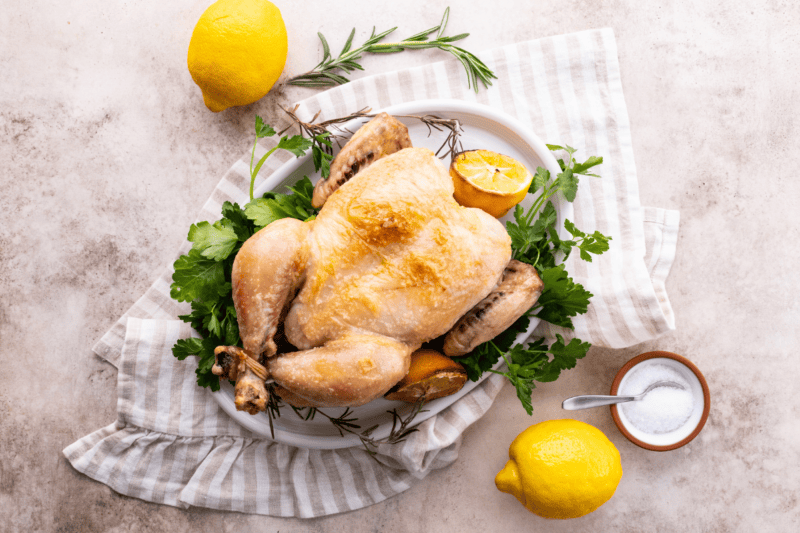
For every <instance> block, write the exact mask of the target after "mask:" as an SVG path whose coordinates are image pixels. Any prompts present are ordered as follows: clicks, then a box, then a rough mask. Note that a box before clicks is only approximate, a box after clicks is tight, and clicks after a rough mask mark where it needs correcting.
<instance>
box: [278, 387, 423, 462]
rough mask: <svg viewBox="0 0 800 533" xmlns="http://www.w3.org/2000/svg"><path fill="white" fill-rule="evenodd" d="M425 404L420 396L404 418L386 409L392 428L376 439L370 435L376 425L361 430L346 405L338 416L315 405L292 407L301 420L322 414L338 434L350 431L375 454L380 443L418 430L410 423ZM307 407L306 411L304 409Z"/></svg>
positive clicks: (397, 440)
mask: <svg viewBox="0 0 800 533" xmlns="http://www.w3.org/2000/svg"><path fill="white" fill-rule="evenodd" d="M423 405H425V397H424V396H423V397H421V398H420V399H419V400H418V401H417V402H416V403H415V404H414V405H413V406H412V408H411V411H410V412H409V413H408V415H406V417H405V418H403V416H401V415H400V413H398V412H397V409H392V410H391V411H386V412H387V413H389V414H390V415H392V430H391V431H390V432H389V435H388V436H387V437H386V438H383V439H379V440H376V439H375V438H373V437H372V433H373V432H374V431H375V430H376V429H378V427H379V426H378V425H377V424H376V425H374V426H372V427H369V428H367V429H365V430H362V431H359V430H361V426H360V425H359V424H358V423H357V422H358V418H355V417H354V416H353V411H352V410H351V409H350V408H349V407H347V408H345V410H344V412H343V413H342V414H341V415H339V416H336V417H334V416H332V415H329V414H327V413H325V412H324V411H320V410H319V409H317V408H316V407H302V408H301V407H294V406H292V409H293V410H294V412H295V414H296V415H297V416H299V417H300V418H301V419H303V420H313V419H314V416H316V415H317V414H319V415H322V416H324V417H325V418H327V419H328V420H330V422H331V424H333V425H334V427H335V428H336V429H338V430H339V435H341V436H342V437H344V434H345V433H350V434H351V435H355V436H357V437H358V438H359V440H360V441H361V444H362V445H363V446H364V449H365V450H366V451H367V453H369V454H370V455H375V454H376V453H377V450H378V446H379V445H381V444H397V443H400V442H403V441H404V440H405V439H406V438H408V436H409V435H411V434H412V433H414V432H416V431H418V428H417V427H416V426H412V425H411V423H412V422H413V421H414V419H415V418H416V417H417V415H418V414H420V413H421V412H423V411H422V406H423ZM306 409H308V411H306Z"/></svg>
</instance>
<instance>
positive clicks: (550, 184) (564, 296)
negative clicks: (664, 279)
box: [459, 144, 611, 414]
mask: <svg viewBox="0 0 800 533" xmlns="http://www.w3.org/2000/svg"><path fill="white" fill-rule="evenodd" d="M547 147H548V148H549V149H550V150H553V151H562V150H563V151H565V152H567V158H566V159H567V161H566V162H565V161H564V160H563V159H559V160H558V163H559V166H560V167H561V172H560V173H559V174H557V175H556V177H555V179H553V178H552V177H551V175H550V172H549V171H548V170H547V169H545V168H542V167H539V168H537V169H536V174H534V176H533V181H532V182H531V186H530V188H529V189H528V193H529V194H534V195H537V196H536V199H535V200H534V201H533V203H532V204H531V206H530V208H529V209H528V210H527V211H526V210H525V209H523V208H522V206H520V205H517V207H516V208H515V209H514V221H513V222H508V223H506V230H507V231H508V235H509V237H511V249H512V250H513V257H514V259H517V260H519V261H522V262H524V263H528V264H530V265H533V266H534V267H535V268H536V270H537V271H538V272H539V276H540V277H541V278H542V282H543V283H544V290H543V291H542V295H541V296H540V297H539V300H538V301H537V302H536V304H535V305H534V307H533V308H531V309H530V310H529V311H528V313H526V315H524V316H522V317H521V318H520V319H519V320H517V321H516V322H515V323H514V324H512V325H511V327H509V328H508V329H507V330H506V331H504V332H503V333H501V334H500V335H498V336H497V337H495V338H494V339H493V340H491V341H489V342H486V343H483V344H481V345H480V346H478V347H477V348H475V350H473V351H472V352H471V353H470V354H468V355H466V356H465V357H463V358H460V359H459V362H460V363H461V364H462V365H464V367H465V368H466V370H467V375H468V376H469V378H470V379H471V380H472V381H477V380H478V379H479V378H480V377H481V375H482V374H483V373H484V372H487V371H488V372H494V373H496V374H502V375H504V376H506V377H507V378H508V380H509V381H510V382H511V383H512V384H513V385H514V386H515V387H516V389H517V397H518V398H519V399H520V402H521V403H522V406H523V407H524V408H525V411H527V413H528V414H532V413H533V407H532V402H531V394H532V391H533V389H534V388H535V385H534V382H535V381H539V382H547V381H555V380H556V379H557V378H558V376H559V374H560V373H561V371H562V370H566V369H570V368H574V367H575V364H576V362H577V360H578V359H580V358H582V357H583V356H585V355H586V352H588V350H589V347H590V346H591V345H590V344H589V343H588V342H582V341H580V340H579V339H572V340H570V341H569V343H565V341H564V338H563V337H562V336H561V335H558V334H557V335H556V341H555V342H554V343H553V344H552V345H550V346H547V345H546V344H545V341H544V339H539V340H537V341H535V342H532V343H529V344H528V345H527V346H524V345H523V344H515V345H513V346H512V344H513V343H514V340H515V339H516V337H517V335H518V334H519V333H522V332H523V331H525V330H526V329H528V325H529V324H530V320H529V318H528V317H536V318H539V319H541V320H544V321H545V322H550V323H551V324H555V325H557V326H561V327H564V328H567V329H574V326H573V324H572V318H573V317H575V316H577V315H580V314H584V313H586V311H587V309H588V307H589V299H590V298H591V297H592V293H590V292H589V291H587V290H586V289H584V288H583V286H582V285H581V284H580V283H577V282H575V280H573V279H572V278H571V277H570V276H569V274H568V273H567V271H566V269H565V268H564V264H563V262H564V261H566V259H567V257H569V255H570V253H571V252H572V250H573V249H574V248H578V249H579V250H580V257H581V259H583V260H584V261H591V260H592V254H593V255H600V254H602V253H603V252H606V251H607V250H608V248H609V244H608V241H609V240H611V237H607V236H605V235H603V234H602V233H600V232H598V231H595V232H594V233H592V234H591V235H589V234H586V233H584V232H582V231H580V230H579V229H578V228H577V227H575V224H574V223H572V222H571V221H570V220H565V222H564V227H565V229H566V230H567V232H568V233H569V234H570V236H571V237H572V238H571V239H568V240H562V239H561V238H560V237H559V235H558V229H557V228H556V221H557V218H556V209H555V207H554V206H553V203H552V201H550V198H552V196H553V195H554V194H556V193H558V192H561V193H562V194H563V195H564V198H566V200H567V201H569V202H572V201H573V200H575V196H576V194H577V192H578V185H579V177H578V176H579V175H580V176H596V177H597V175H596V174H590V173H588V172H587V171H588V170H589V169H590V168H592V167H595V166H597V165H599V164H601V163H602V162H603V158H602V157H594V156H593V157H590V158H589V159H587V160H586V161H584V162H583V163H578V162H577V161H576V160H575V158H574V157H573V155H574V154H575V152H576V150H575V149H574V148H572V147H570V146H563V147H562V146H557V145H550V144H548V145H547ZM551 356H552V359H551ZM500 358H502V359H503V360H504V361H505V363H506V367H507V369H506V370H505V371H500V370H493V369H492V367H494V365H495V364H496V363H497V362H498V361H499V360H500Z"/></svg>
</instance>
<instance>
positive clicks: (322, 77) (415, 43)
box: [287, 7, 497, 92]
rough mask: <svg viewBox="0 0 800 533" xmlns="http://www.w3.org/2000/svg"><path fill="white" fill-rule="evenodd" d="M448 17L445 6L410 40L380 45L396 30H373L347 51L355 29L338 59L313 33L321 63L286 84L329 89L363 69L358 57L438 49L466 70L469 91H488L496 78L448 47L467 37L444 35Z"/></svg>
mask: <svg viewBox="0 0 800 533" xmlns="http://www.w3.org/2000/svg"><path fill="white" fill-rule="evenodd" d="M449 18H450V8H449V7H448V8H447V9H445V10H444V16H443V17H442V21H441V22H440V23H439V25H438V26H434V27H433V28H430V29H428V30H424V31H421V32H419V33H417V34H415V35H412V36H411V37H407V38H405V39H403V40H401V41H398V42H393V43H382V42H381V41H382V40H383V39H384V38H385V37H386V36H388V35H389V34H391V33H392V32H394V31H395V30H396V29H397V27H394V28H392V29H390V30H386V31H383V32H381V33H377V34H376V33H375V27H373V28H372V34H371V35H370V37H369V39H367V40H366V42H365V43H364V44H363V45H361V46H360V47H359V48H355V49H351V47H352V45H353V37H355V34H356V29H355V28H353V31H351V32H350V37H348V38H347V42H346V43H345V45H344V48H343V49H342V51H341V53H340V54H339V57H336V58H334V57H333V56H332V55H331V51H330V46H328V41H327V39H325V36H324V35H322V33H317V35H319V40H320V41H322V61H320V63H319V64H318V65H317V66H316V67H314V68H313V69H311V70H310V71H308V72H306V73H304V74H300V75H298V76H295V77H293V78H291V79H290V80H289V81H288V82H287V83H289V84H290V85H299V86H302V87H330V86H334V85H341V84H344V83H348V82H349V81H350V80H349V79H347V78H346V77H345V76H343V75H342V74H341V72H342V71H343V72H345V73H350V72H353V71H354V70H364V67H362V66H361V65H360V64H359V62H358V61H359V60H360V59H361V57H362V54H394V53H397V52H402V51H404V50H422V49H425V48H438V49H439V50H443V51H445V52H449V53H450V54H452V55H453V56H455V57H456V59H458V60H459V61H460V62H461V64H462V65H463V66H464V69H465V70H466V71H467V86H468V87H469V88H474V90H475V92H478V81H480V82H481V83H483V86H484V87H487V88H488V87H489V86H490V85H491V84H492V81H491V80H492V79H497V76H496V75H495V74H494V72H492V71H491V70H490V69H489V67H487V66H486V65H485V64H484V63H483V61H481V60H480V59H478V58H477V57H476V56H475V55H474V54H472V53H471V52H468V51H466V50H464V49H463V48H460V47H458V46H454V45H453V44H451V43H453V42H456V41H460V40H461V39H464V38H466V37H468V36H469V33H460V34H458V35H454V36H451V37H448V36H445V35H444V31H445V28H446V27H447V21H448V19H449ZM434 32H436V38H435V39H433V40H428V36H429V35H431V34H432V33H434Z"/></svg>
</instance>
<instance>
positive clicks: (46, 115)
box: [0, 0, 800, 533]
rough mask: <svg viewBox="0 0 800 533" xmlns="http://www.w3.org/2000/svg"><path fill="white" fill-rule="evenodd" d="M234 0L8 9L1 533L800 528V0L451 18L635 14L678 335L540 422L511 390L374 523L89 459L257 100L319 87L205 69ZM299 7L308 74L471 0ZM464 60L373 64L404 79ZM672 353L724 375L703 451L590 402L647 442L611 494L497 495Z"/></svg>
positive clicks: (436, 55)
mask: <svg viewBox="0 0 800 533" xmlns="http://www.w3.org/2000/svg"><path fill="white" fill-rule="evenodd" d="M209 3H210V2H209V0H182V1H175V2H163V1H161V2H156V1H153V0H149V1H143V2H127V3H118V2H101V1H100V0H82V1H80V2H77V1H76V2H66V3H59V2H44V1H42V0H38V1H32V2H6V3H5V4H4V6H3V8H2V9H1V10H0V72H2V76H1V77H0V135H2V137H1V139H2V141H0V179H2V195H0V339H2V348H0V362H2V365H3V371H2V372H0V532H6V531H9V532H11V531H14V532H16V531H26V532H33V531H63V532H72V531H115V532H117V531H119V532H121V531H143V530H149V531H166V530H169V531H175V532H182V531H213V532H215V533H216V532H222V531H246V530H249V529H251V528H252V529H254V530H257V531H278V530H280V531H283V532H287V531H349V532H355V533H360V532H366V531H408V532H412V531H413V532H418V531H431V532H434V531H453V530H462V531H540V530H542V531H543V530H553V531H623V532H624V531H766V530H769V531H793V530H797V528H798V522H800V509H799V508H798V494H799V493H800V469H798V467H797V465H798V464H800V428H798V425H797V424H796V421H797V419H798V410H799V408H798V406H797V402H796V401H795V398H796V397H797V396H798V392H800V391H798V389H799V388H800V387H799V386H798V384H797V377H798V368H799V367H800V364H799V363H798V362H797V359H796V356H795V353H794V349H795V347H796V346H798V345H799V344H800V343H799V342H798V340H799V339H798V333H797V326H798V324H800V300H799V299H798V291H797V283H796V282H795V271H796V265H797V264H798V262H800V252H798V248H797V246H796V243H797V241H798V239H799V238H800V231H799V230H798V228H799V227H800V226H799V225H798V221H800V215H798V211H797V208H796V206H797V202H798V199H800V184H799V182H798V181H797V180H796V179H794V178H793V177H792V176H793V175H794V174H795V171H794V169H795V168H797V167H798V163H800V161H798V159H799V157H798V153H797V150H796V145H797V142H798V131H797V128H798V124H800V114H799V112H800V104H798V89H797V87H798V82H799V81H800V79H799V78H800V75H798V72H797V69H796V66H797V65H798V64H800V33H799V32H798V31H797V28H798V24H800V7H798V5H797V4H796V3H794V2H789V1H778V0H773V1H769V2H762V1H756V0H751V1H738V0H735V1H729V2H717V1H702V2H694V1H691V0H680V1H674V2H668V3H667V2H665V3H661V2H641V1H633V0H616V1H582V0H578V1H570V0H566V1H559V2H555V1H545V2H536V3H529V2H525V1H521V0H515V1H509V2H502V5H499V6H492V7H491V8H489V7H488V6H489V4H488V3H484V2H470V3H469V4H468V3H467V2H463V3H460V4H458V5H454V6H453V13H452V16H451V21H450V28H451V33H452V34H455V33H457V32H461V31H470V32H472V35H471V36H470V37H469V39H468V40H466V41H464V46H466V47H467V48H468V49H470V50H475V51H479V50H483V49H487V48H491V47H494V46H499V45H503V44H508V43H512V42H517V41H522V40H527V39H531V38H534V37H537V36H547V35H555V34H560V33H567V32H572V31H577V30H583V29H589V28H595V27H603V26H610V27H612V28H614V30H615V32H616V36H617V43H618V46H619V55H620V64H621V70H622V76H623V87H624V90H625V95H626V99H627V103H628V109H629V113H630V118H631V125H632V131H633V142H634V150H635V154H636V162H637V166H638V171H639V181H640V190H641V199H642V203H643V204H644V205H653V206H658V207H667V208H671V209H679V210H680V211H681V232H680V236H679V247H678V252H677V257H676V260H675V264H674V266H673V269H672V273H671V275H670V277H669V280H668V282H667V288H668V290H669V292H670V297H671V300H672V305H673V307H674V309H675V314H676V316H677V330H676V331H675V332H673V333H671V334H669V335H666V336H664V337H662V338H660V339H658V340H657V341H655V342H651V343H647V344H644V345H639V346H635V347H632V348H629V349H626V350H600V349H593V350H592V352H590V354H589V356H588V357H587V358H586V359H585V360H584V361H581V362H580V364H579V365H578V367H577V368H576V369H575V370H574V371H571V372H568V373H566V374H565V375H564V376H562V378H561V379H559V381H557V382H555V383H552V384H545V385H541V386H540V387H539V388H538V389H537V390H536V392H535V397H534V399H535V402H536V406H535V407H536V411H535V413H534V416H533V417H532V418H529V417H527V416H526V415H525V413H524V411H523V410H522V409H521V408H520V406H519V404H518V401H517V399H516V398H515V396H514V393H513V390H512V389H511V388H510V387H506V388H505V389H504V391H503V392H502V393H501V396H500V398H499V400H498V402H497V403H496V405H495V406H494V407H493V408H492V410H491V411H490V413H489V415H487V416H486V417H484V419H482V420H481V421H479V422H478V423H477V424H475V425H474V426H473V427H471V428H470V429H469V430H468V431H467V433H466V434H465V438H464V444H463V447H462V449H461V454H460V456H459V458H458V460H457V461H456V463H455V464H454V465H452V466H451V467H450V468H447V469H445V470H442V471H437V472H435V473H433V474H432V475H430V476H429V477H428V478H427V479H425V480H424V481H422V482H421V483H419V484H418V485H417V486H415V487H413V488H412V489H411V490H409V491H407V492H406V493H404V494H402V495H400V496H399V497H396V498H393V499H391V500H389V501H386V502H384V503H381V504H378V505H375V506H373V507H370V508H367V509H365V510H361V511H357V512H354V513H349V514H344V515H338V516H333V517H329V518H322V519H316V520H312V521H305V522H304V521H300V520H286V519H277V518H270V517H262V516H247V515H241V514H235V513H220V512H214V511H208V510H205V509H190V510H186V511H185V510H179V509H175V508H170V507H166V506H159V505H154V504H149V503H146V502H142V501H139V500H135V499H131V498H127V497H122V496H119V495H117V494H116V493H114V492H112V491H111V490H110V489H109V488H107V487H106V486H104V485H102V484H100V483H97V482H95V481H92V480H90V479H88V478H86V477H85V476H83V475H81V474H78V473H76V472H75V471H74V470H73V469H72V467H71V466H70V465H69V464H68V463H67V461H66V460H65V459H64V458H63V456H62V455H61V450H62V449H63V448H64V447H65V446H66V445H68V444H70V443H72V442H73V441H75V440H76V439H78V438H79V437H82V436H83V435H85V434H87V433H89V432H91V431H94V430H95V429H98V428H99V427H101V426H105V425H107V424H109V423H110V422H112V421H113V420H114V419H115V400H116V391H115V386H116V382H115V381H116V370H115V369H114V368H113V367H111V366H110V365H108V364H107V363H105V362H103V361H101V360H100V359H98V358H97V357H95V356H94V355H93V354H92V353H91V351H90V347H91V346H92V344H93V343H94V342H95V341H96V340H97V339H98V338H99V336H100V335H101V334H102V333H103V332H104V331H105V330H106V329H107V328H108V327H109V326H111V324H112V323H113V322H114V321H115V320H116V319H117V318H118V316H119V315H120V314H121V313H123V312H124V311H125V310H126V309H127V308H128V306H129V305H130V304H131V303H132V302H133V301H134V300H135V299H136V298H137V297H138V296H139V295H140V294H141V293H142V292H143V291H144V290H145V289H146V288H147V287H148V286H149V284H150V283H151V281H152V279H153V278H154V277H155V276H156V274H157V273H158V272H160V270H161V269H162V267H163V266H164V265H165V264H166V263H168V262H169V261H170V260H171V259H172V257H173V254H174V252H175V250H176V249H177V247H178V246H179V244H180V243H181V242H182V241H183V239H185V237H186V231H187V228H188V225H189V223H190V222H191V221H192V220H193V218H194V215H195V213H196V212H197V210H198V209H199V208H200V206H201V205H202V203H203V202H204V201H205V199H206V197H207V196H208V195H209V193H210V192H211V190H212V189H213V187H214V185H215V184H216V183H217V181H218V179H219V178H220V176H221V175H222V173H223V172H224V171H225V170H226V169H227V168H228V167H229V166H230V164H231V163H232V162H233V161H234V160H236V159H237V158H238V157H239V156H240V155H241V153H242V152H243V151H244V150H246V149H247V147H248V146H249V144H250V143H251V141H252V124H253V116H254V114H256V113H258V114H261V115H262V116H263V117H265V118H266V119H267V121H268V122H274V121H275V120H276V119H278V118H279V117H280V113H279V110H278V107H277V106H278V105H279V104H280V105H288V104H289V103H291V102H293V101H296V100H299V99H302V98H304V97H306V96H308V95H310V94H312V91H311V90H308V89H299V88H286V87H282V86H278V87H276V89H274V90H273V91H272V92H271V93H270V94H269V95H268V96H267V97H266V98H264V99H262V100H261V101H259V102H257V103H255V104H253V105H251V106H248V107H245V108H237V109H232V110H228V111H225V112H223V113H220V114H213V113H211V112H209V111H208V110H207V109H206V108H205V107H204V106H203V103H202V99H201V97H200V92H199V90H198V89H197V87H196V86H195V85H194V84H193V82H192V80H191V78H190V76H189V74H188V71H187V69H186V49H187V46H188V42H189V37H190V35H191V31H192V28H193V27H194V23H195V22H196V20H197V18H198V17H199V16H200V14H201V13H202V12H203V10H204V9H205V8H206V6H207V5H208V4H209ZM276 3H277V4H278V6H279V7H280V8H281V10H282V12H283V15H284V18H285V20H286V24H287V28H288V32H289V48H290V50H289V58H288V62H287V67H286V70H285V72H284V76H286V75H293V74H298V73H300V72H302V71H303V70H307V69H308V68H310V67H311V66H313V65H314V64H315V63H316V62H317V61H318V58H319V55H320V54H321V50H320V46H319V45H318V43H317V41H316V37H315V34H316V32H317V31H320V30H321V31H322V32H323V33H325V34H326V36H327V37H328V38H329V39H330V40H331V41H332V47H333V48H338V47H340V46H341V44H342V42H343V40H344V38H345V37H346V34H347V33H348V32H349V30H350V28H351V27H352V26H353V25H354V24H357V25H358V32H357V36H356V40H360V39H361V40H363V38H364V37H365V36H366V34H367V33H368V31H369V29H370V28H371V26H372V25H373V24H375V25H377V26H378V29H379V30H380V29H382V28H388V27H391V26H393V25H398V26H400V28H401V29H400V30H399V31H401V32H402V33H403V34H410V33H412V32H416V31H418V30H420V29H422V27H423V26H425V27H428V26H432V25H434V24H435V23H437V22H438V19H439V17H440V15H441V12H442V11H443V9H444V7H445V6H446V3H445V2H440V1H432V2H424V3H423V2H414V3H410V2H407V3H402V2H400V3H398V2H382V1H373V2H367V1H363V0H360V1H357V2H353V1H351V2H341V3H338V7H336V8H335V9H334V8H332V7H330V6H331V5H332V4H331V3H330V2H323V1H318V0H317V1H313V2H302V3H300V2H289V1H277V2H276ZM406 4H412V5H406ZM660 4H669V5H660ZM308 6H310V7H308ZM443 57H445V56H444V55H443V54H442V53H441V52H437V51H424V52H414V53H406V54H401V55H396V56H384V57H377V58H376V57H370V58H367V59H365V61H364V64H365V66H366V67H367V70H368V72H379V71H385V70H393V69H396V68H400V67H405V66H412V65H416V64H420V63H422V62H426V61H431V60H437V59H441V58H443ZM501 82H502V80H501ZM651 349H664V350H670V351H674V352H678V353H682V354H685V355H686V356H688V357H690V358H691V359H692V360H694V361H695V362H696V363H697V365H698V366H699V367H700V369H701V370H702V371H703V372H704V373H705V375H706V377H707V379H708V382H709V385H710V387H711V392H712V410H711V416H710V418H709V421H708V424H707V426H706V428H705V430H704V431H703V432H702V433H701V434H700V436H699V437H698V438H697V439H696V440H695V441H694V442H693V443H691V444H690V445H688V446H686V447H685V448H683V449H680V450H678V451H674V452H669V453H662V454H658V453H653V452H647V451H645V450H642V449H639V448H637V447H635V446H633V445H632V444H630V443H629V442H628V441H627V440H625V438H624V437H623V436H622V435H621V434H620V433H619V432H618V431H617V429H616V427H615V426H614V424H613V422H612V420H611V417H610V415H609V412H608V411H607V410H605V409H598V410H593V411H583V412H578V413H575V417H576V418H579V419H581V420H584V421H586V422H589V423H591V424H594V425H596V426H597V427H599V428H600V429H601V430H602V431H604V432H605V433H606V434H607V435H608V436H609V438H610V439H611V440H612V441H613V442H614V443H615V444H616V445H617V446H618V448H619V449H620V452H621V454H622V460H623V468H624V470H625V474H624V476H623V478H622V482H621V484H620V486H619V488H618V490H617V493H616V495H615V496H614V497H613V498H612V500H611V501H610V502H609V503H607V504H606V505H604V506H603V507H602V508H601V509H599V510H598V511H596V512H595V513H593V514H591V515H589V516H587V517H584V518H582V519H578V520H573V521H569V522H550V521H545V520H541V519H539V518H537V517H535V516H533V515H531V514H530V513H528V512H527V511H526V510H525V509H523V508H522V507H521V506H520V505H519V504H518V503H517V501H516V500H515V499H514V498H512V497H511V496H509V495H506V494H501V493H499V492H498V491H497V490H496V489H495V487H494V483H493V478H494V475H495V473H496V472H497V471H498V470H499V469H500V468H501V467H502V466H503V464H504V463H505V460H506V453H507V447H508V444H509V443H510V441H511V440H512V439H513V437H514V436H515V435H516V434H517V433H519V432H520V431H521V430H522V429H524V428H525V427H527V426H528V425H530V424H531V423H534V422H538V421H541V420H545V419H550V418H560V417H562V416H563V415H564V413H563V412H562V411H561V410H560V407H559V406H560V402H561V400H562V399H563V398H566V397H568V396H572V395H575V394H578V393H603V392H605V391H606V390H607V389H608V388H609V385H610V383H611V381H612V378H613V376H614V374H615V373H616V371H617V369H618V368H619V367H620V366H622V365H623V364H624V363H625V362H626V361H627V360H628V359H630V358H631V357H633V356H634V355H637V354H638V353H641V352H644V351H648V350H651Z"/></svg>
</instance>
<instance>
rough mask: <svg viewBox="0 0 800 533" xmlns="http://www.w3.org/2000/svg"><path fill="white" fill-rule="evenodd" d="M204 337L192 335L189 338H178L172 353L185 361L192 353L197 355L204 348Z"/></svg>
mask: <svg viewBox="0 0 800 533" xmlns="http://www.w3.org/2000/svg"><path fill="white" fill-rule="evenodd" d="M202 342H203V339H197V338H195V337H190V338H188V339H178V342H176V343H175V346H173V347H172V355H174V356H175V357H177V358H178V360H180V361H183V360H184V359H186V358H187V357H188V356H190V355H197V354H199V353H200V350H201V349H202V348H203V344H202Z"/></svg>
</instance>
